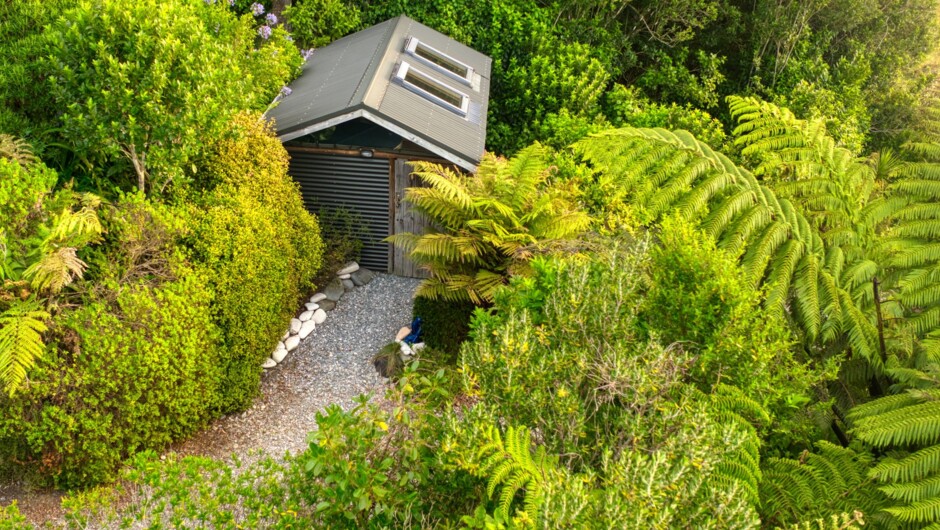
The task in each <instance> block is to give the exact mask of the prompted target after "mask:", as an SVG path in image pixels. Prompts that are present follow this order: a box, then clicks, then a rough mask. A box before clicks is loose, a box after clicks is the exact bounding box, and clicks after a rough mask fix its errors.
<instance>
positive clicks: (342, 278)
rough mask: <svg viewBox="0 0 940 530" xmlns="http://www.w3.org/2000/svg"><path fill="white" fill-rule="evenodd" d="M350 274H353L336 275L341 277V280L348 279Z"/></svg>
mask: <svg viewBox="0 0 940 530" xmlns="http://www.w3.org/2000/svg"><path fill="white" fill-rule="evenodd" d="M350 276H352V274H338V275H336V277H337V278H339V279H340V280H348V279H349V277H350Z"/></svg>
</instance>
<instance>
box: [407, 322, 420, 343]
mask: <svg viewBox="0 0 940 530" xmlns="http://www.w3.org/2000/svg"><path fill="white" fill-rule="evenodd" d="M404 341H405V342H407V343H408V344H414V343H416V342H421V317H415V319H414V320H413V321H412V322H411V333H409V334H408V336H407V337H405V340H404Z"/></svg>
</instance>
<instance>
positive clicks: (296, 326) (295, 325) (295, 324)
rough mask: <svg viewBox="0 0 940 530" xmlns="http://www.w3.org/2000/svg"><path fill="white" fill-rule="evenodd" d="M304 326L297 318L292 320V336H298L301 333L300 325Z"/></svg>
mask: <svg viewBox="0 0 940 530" xmlns="http://www.w3.org/2000/svg"><path fill="white" fill-rule="evenodd" d="M301 324H303V322H301V321H300V320H297V319H296V318H292V319H290V333H291V335H296V334H297V332H298V331H300V325H301Z"/></svg>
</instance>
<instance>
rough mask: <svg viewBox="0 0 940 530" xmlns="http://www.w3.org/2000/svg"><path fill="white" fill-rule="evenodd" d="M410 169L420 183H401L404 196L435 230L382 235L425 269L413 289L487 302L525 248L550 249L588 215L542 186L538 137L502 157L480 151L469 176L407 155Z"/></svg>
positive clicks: (525, 255) (522, 259)
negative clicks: (508, 157)
mask: <svg viewBox="0 0 940 530" xmlns="http://www.w3.org/2000/svg"><path fill="white" fill-rule="evenodd" d="M414 171H415V174H417V175H418V176H419V177H421V179H422V180H424V182H425V183H426V184H427V187H416V188H409V189H408V190H407V191H406V194H405V198H406V200H408V201H409V202H411V203H412V204H414V206H415V208H416V209H417V210H418V211H420V212H422V213H423V214H425V215H426V216H428V218H430V219H431V220H432V221H433V222H434V223H435V224H436V225H437V226H439V227H440V228H441V231H440V232H432V233H427V234H411V233H402V234H396V235H393V236H391V237H389V238H388V241H391V242H392V243H393V244H395V245H397V246H399V247H400V248H401V249H402V250H404V251H405V252H408V253H409V256H410V257H411V259H412V260H414V261H415V262H416V263H417V264H419V265H420V266H422V267H423V268H425V269H426V270H427V271H428V272H429V273H430V278H429V279H427V280H425V281H424V283H423V284H422V285H421V287H420V288H419V292H418V294H419V295H421V296H426V297H430V298H444V299H447V300H469V301H472V302H474V303H476V304H484V303H487V302H490V301H491V300H492V298H493V293H494V291H495V290H496V289H497V288H498V287H499V286H500V285H502V284H504V283H505V282H506V279H507V278H508V276H509V275H510V274H511V273H513V272H514V271H518V270H520V269H522V268H524V267H525V263H526V262H527V261H528V259H529V258H530V257H531V256H532V255H533V254H536V253H539V252H546V251H550V250H551V249H553V248H554V247H555V245H556V243H563V242H564V241H565V240H567V239H568V238H571V237H573V236H575V235H577V234H578V233H580V232H582V231H583V230H585V229H586V228H587V227H588V224H589V222H590V219H589V218H588V216H587V215H586V214H584V213H583V212H581V211H579V210H578V209H577V208H576V206H575V204H574V203H573V202H572V201H571V199H570V196H569V194H568V193H567V192H566V190H564V189H562V188H557V187H554V186H547V185H546V179H547V177H548V167H547V163H546V162H545V149H544V148H543V147H541V146H539V145H538V144H536V145H533V146H531V147H529V148H527V149H524V150H522V151H520V152H519V153H518V154H517V155H516V156H515V157H513V158H512V159H511V160H508V161H507V160H505V159H500V158H496V157H494V156H492V155H489V154H488V155H486V156H485V157H484V160H483V161H482V162H481V163H480V166H479V168H478V171H477V174H476V175H473V176H465V175H461V174H459V173H457V172H455V171H454V170H452V169H450V168H446V167H442V166H439V165H436V164H430V163H425V162H415V163H414Z"/></svg>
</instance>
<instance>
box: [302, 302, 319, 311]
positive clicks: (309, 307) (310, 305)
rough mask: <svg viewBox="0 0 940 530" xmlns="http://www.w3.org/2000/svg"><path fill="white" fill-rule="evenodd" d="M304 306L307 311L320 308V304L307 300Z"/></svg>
mask: <svg viewBox="0 0 940 530" xmlns="http://www.w3.org/2000/svg"><path fill="white" fill-rule="evenodd" d="M304 307H306V308H307V311H316V310H317V309H320V304H318V303H316V302H307V303H306V304H304Z"/></svg>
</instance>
